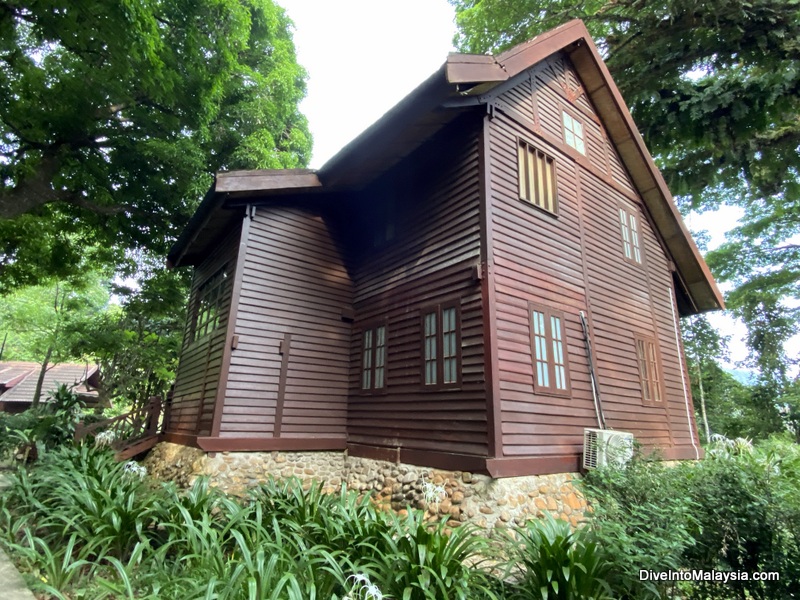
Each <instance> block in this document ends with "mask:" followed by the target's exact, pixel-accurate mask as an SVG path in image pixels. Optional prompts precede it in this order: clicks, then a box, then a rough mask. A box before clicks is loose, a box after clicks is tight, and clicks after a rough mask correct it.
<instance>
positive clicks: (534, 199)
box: [517, 141, 557, 213]
mask: <svg viewBox="0 0 800 600" xmlns="http://www.w3.org/2000/svg"><path fill="white" fill-rule="evenodd" d="M517 161H518V166H519V197H520V198H521V199H522V200H527V201H528V202H530V203H532V204H533V205H535V206H538V207H539V208H543V209H545V210H546V211H549V212H551V213H555V212H557V205H556V162H555V160H554V159H553V158H551V157H549V156H547V155H546V154H545V153H544V152H542V151H541V150H537V149H536V148H534V147H532V146H530V145H528V144H526V143H525V142H522V141H521V142H520V143H519V146H518V148H517Z"/></svg>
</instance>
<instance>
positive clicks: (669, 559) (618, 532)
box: [584, 455, 700, 600]
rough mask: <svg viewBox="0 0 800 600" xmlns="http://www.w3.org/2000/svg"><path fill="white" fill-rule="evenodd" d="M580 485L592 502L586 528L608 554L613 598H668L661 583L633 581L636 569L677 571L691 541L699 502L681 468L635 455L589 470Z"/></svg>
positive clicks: (695, 526) (637, 575)
mask: <svg viewBox="0 0 800 600" xmlns="http://www.w3.org/2000/svg"><path fill="white" fill-rule="evenodd" d="M584 489H585V492H586V495H587V497H588V498H589V499H590V500H591V502H592V507H593V512H592V513H591V517H590V521H589V527H590V528H591V530H592V531H593V532H594V535H595V539H596V541H597V543H599V544H600V545H601V546H602V547H603V548H604V549H605V551H606V552H607V553H608V555H609V556H612V557H613V563H614V567H615V568H614V569H613V571H612V573H611V574H610V577H609V578H608V580H609V582H610V584H611V586H612V588H613V590H614V597H616V598H630V599H637V600H638V599H647V598H653V599H656V598H667V597H670V596H669V595H668V591H669V587H668V585H667V584H664V583H654V582H651V581H639V570H640V569H645V570H649V571H656V572H662V571H666V570H678V569H679V568H680V567H681V566H682V560H683V558H682V557H683V554H684V552H685V551H686V549H687V548H690V547H691V546H692V545H693V544H694V538H693V537H692V536H693V534H694V532H696V530H697V520H696V516H695V514H696V511H697V510H699V509H700V506H699V505H698V503H697V502H696V500H695V499H694V498H693V497H692V495H691V494H690V493H689V490H688V489H687V486H686V483H685V473H683V471H682V470H681V469H680V468H677V467H676V468H670V467H666V466H664V465H663V464H662V463H660V462H650V461H647V460H645V459H644V458H643V457H641V456H640V455H637V456H636V457H635V458H634V460H632V461H631V462H630V463H628V465H626V466H625V467H623V468H614V467H609V468H605V469H597V470H595V471H591V472H589V473H588V474H587V476H586V478H585V488H584ZM670 585H671V584H670Z"/></svg>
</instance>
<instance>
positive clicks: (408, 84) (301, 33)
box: [278, 0, 455, 168]
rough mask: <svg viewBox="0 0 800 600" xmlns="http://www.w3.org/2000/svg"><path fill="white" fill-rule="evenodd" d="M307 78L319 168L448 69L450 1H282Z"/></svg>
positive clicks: (308, 113) (313, 163)
mask: <svg viewBox="0 0 800 600" xmlns="http://www.w3.org/2000/svg"><path fill="white" fill-rule="evenodd" d="M278 4H280V5H281V6H283V7H284V8H285V9H286V12H287V13H288V14H289V17H291V19H292V20H293V21H294V23H295V32H294V41H295V46H296V47H297V58H298V62H299V63H300V64H301V65H303V66H304V67H305V68H306V70H307V71H308V75H309V79H308V96H307V97H306V99H305V100H304V101H303V103H302V104H301V105H300V109H301V110H302V111H303V113H304V114H305V115H306V116H307V117H308V120H309V124H310V127H311V132H312V134H313V135H314V155H313V158H312V159H311V165H310V166H311V167H313V168H319V167H321V166H322V165H323V164H324V163H325V161H326V160H328V159H329V158H330V157H331V156H333V155H334V154H336V152H337V151H338V150H340V149H341V148H342V147H343V146H344V145H345V144H347V142H349V141H350V140H352V139H353V138H354V137H356V136H357V135H358V134H359V133H361V132H362V131H363V130H364V129H366V128H367V127H368V126H369V125H371V124H372V123H373V122H375V121H377V120H378V118H380V116H381V115H383V113H385V112H386V111H387V110H389V109H390V108H391V107H392V106H394V105H395V104H397V102H399V101H400V100H401V99H402V98H403V97H404V96H405V95H406V94H408V93H409V92H411V90H413V89H414V88H415V87H417V85H419V84H420V83H422V82H423V81H424V80H425V79H426V78H427V77H428V76H429V75H431V74H432V73H433V72H434V71H435V70H436V69H438V68H439V66H441V65H442V63H444V61H445V59H446V58H447V54H448V52H451V51H452V50H453V47H452V39H453V34H454V33H455V25H454V24H453V17H454V12H453V9H452V8H451V7H450V5H449V4H447V0H401V1H397V0H393V1H389V0H336V1H331V0H278Z"/></svg>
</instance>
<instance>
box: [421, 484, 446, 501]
mask: <svg viewBox="0 0 800 600" xmlns="http://www.w3.org/2000/svg"><path fill="white" fill-rule="evenodd" d="M422 493H423V494H425V502H427V503H428V504H438V503H439V502H440V501H441V500H442V498H444V497H445V490H444V486H442V485H434V484H433V483H431V482H430V481H426V482H425V483H423V484H422Z"/></svg>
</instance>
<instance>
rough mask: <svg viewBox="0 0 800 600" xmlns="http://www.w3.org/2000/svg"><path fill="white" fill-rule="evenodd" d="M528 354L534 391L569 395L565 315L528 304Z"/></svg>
mask: <svg viewBox="0 0 800 600" xmlns="http://www.w3.org/2000/svg"><path fill="white" fill-rule="evenodd" d="M530 317H531V352H532V356H533V374H534V389H535V390H536V391H537V392H547V393H552V394H567V393H569V378H568V377H569V373H568V369H567V357H566V342H565V336H564V315H563V313H560V312H558V311H555V310H552V309H549V308H546V307H543V306H538V305H536V304H531V305H530Z"/></svg>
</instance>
